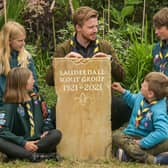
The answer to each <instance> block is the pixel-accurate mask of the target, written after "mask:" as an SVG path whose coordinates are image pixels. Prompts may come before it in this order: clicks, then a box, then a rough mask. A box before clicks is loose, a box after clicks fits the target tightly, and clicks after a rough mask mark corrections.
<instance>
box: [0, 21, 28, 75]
mask: <svg viewBox="0 0 168 168" xmlns="http://www.w3.org/2000/svg"><path fill="white" fill-rule="evenodd" d="M21 34H24V35H25V36H26V31H25V29H24V27H23V26H22V25H21V24H19V23H17V22H15V21H8V22H7V23H5V24H4V26H3V27H2V29H1V32H0V74H4V75H7V74H8V72H9V71H10V69H11V68H10V63H9V61H10V55H11V47H10V40H15V39H17V38H18V37H19V35H21ZM29 57H30V54H29V52H28V51H27V50H26V49H25V48H23V49H22V50H21V51H19V55H18V63H19V64H20V66H21V67H27V65H28V63H29V62H28V58H29Z"/></svg>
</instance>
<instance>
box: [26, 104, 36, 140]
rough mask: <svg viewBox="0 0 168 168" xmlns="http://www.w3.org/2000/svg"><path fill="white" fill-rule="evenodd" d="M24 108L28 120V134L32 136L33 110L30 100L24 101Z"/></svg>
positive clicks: (33, 125)
mask: <svg viewBox="0 0 168 168" xmlns="http://www.w3.org/2000/svg"><path fill="white" fill-rule="evenodd" d="M26 110H27V113H28V116H29V122H30V136H31V137H32V136H33V135H34V127H35V124H34V117H33V112H32V109H31V106H30V102H26Z"/></svg>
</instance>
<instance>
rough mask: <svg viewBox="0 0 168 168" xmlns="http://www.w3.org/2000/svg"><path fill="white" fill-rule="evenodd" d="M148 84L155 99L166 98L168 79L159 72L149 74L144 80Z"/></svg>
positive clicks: (167, 94)
mask: <svg viewBox="0 0 168 168" xmlns="http://www.w3.org/2000/svg"><path fill="white" fill-rule="evenodd" d="M144 80H145V81H146V82H148V87H149V90H151V91H153V92H154V94H155V97H156V99H158V100H159V99H162V98H164V97H167V96H168V77H167V76H166V75H164V74H163V73H161V72H150V73H148V74H147V75H146V76H145V79H144Z"/></svg>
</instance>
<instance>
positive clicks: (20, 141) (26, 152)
mask: <svg viewBox="0 0 168 168" xmlns="http://www.w3.org/2000/svg"><path fill="white" fill-rule="evenodd" d="M34 82H35V81H34V78H33V75H32V72H31V71H30V70H29V69H27V68H13V69H12V70H11V71H9V73H8V76H7V83H6V89H5V93H4V103H5V104H4V107H3V108H1V109H0V152H2V153H4V154H6V155H7V157H8V158H9V159H10V158H11V159H13V158H18V159H27V160H29V161H32V162H37V161H41V160H43V159H50V158H56V157H57V154H56V152H55V151H56V145H57V144H58V143H59V142H60V140H61V132H60V131H59V130H56V129H54V125H53V124H52V120H51V118H50V112H51V111H50V110H49V109H47V107H46V106H44V105H42V103H43V101H42V100H41V98H40V96H39V95H37V94H30V93H31V92H32V90H33V85H34Z"/></svg>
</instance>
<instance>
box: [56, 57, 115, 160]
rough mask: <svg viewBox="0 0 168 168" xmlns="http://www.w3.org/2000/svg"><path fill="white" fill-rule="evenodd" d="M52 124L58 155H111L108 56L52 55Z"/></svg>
mask: <svg viewBox="0 0 168 168" xmlns="http://www.w3.org/2000/svg"><path fill="white" fill-rule="evenodd" d="M53 67H54V82H55V91H56V94H57V103H56V126H57V128H58V129H60V130H61V132H62V134H63V136H62V140H61V142H60V144H59V145H58V147H57V150H58V152H59V153H60V155H61V156H63V157H65V158H66V157H67V158H72V159H78V160H97V159H109V158H110V157H111V142H112V136H111V119H110V118H111V63H110V58H88V59H86V58H82V59H76V58H54V60H53Z"/></svg>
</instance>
